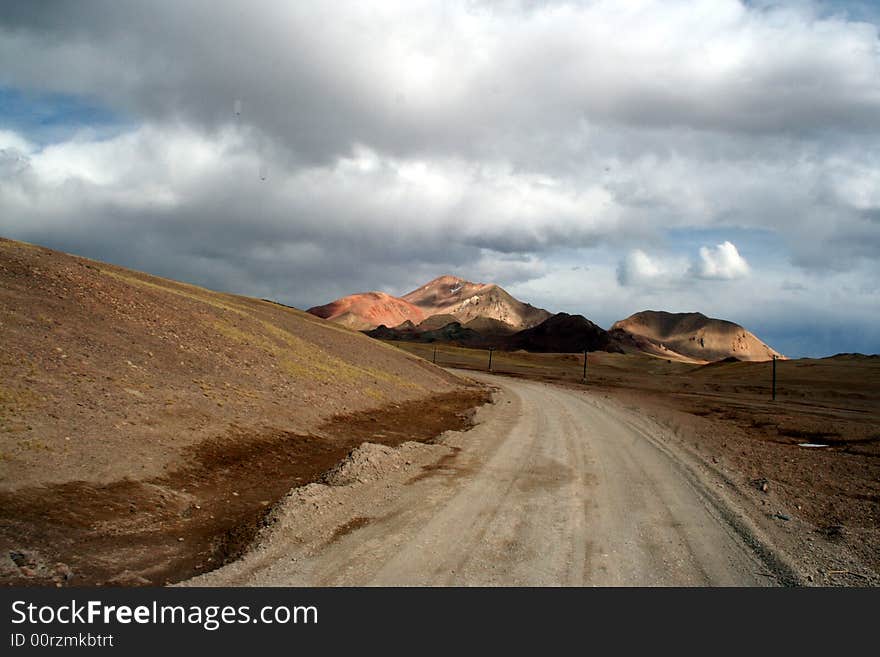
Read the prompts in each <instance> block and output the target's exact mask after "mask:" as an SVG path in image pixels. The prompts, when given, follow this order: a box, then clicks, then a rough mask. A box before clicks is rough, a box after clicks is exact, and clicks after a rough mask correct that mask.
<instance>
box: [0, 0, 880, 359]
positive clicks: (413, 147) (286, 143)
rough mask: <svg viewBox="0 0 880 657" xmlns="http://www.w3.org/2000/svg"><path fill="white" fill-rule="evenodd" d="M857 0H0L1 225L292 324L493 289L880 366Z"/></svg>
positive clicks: (864, 66) (875, 49) (874, 158)
mask: <svg viewBox="0 0 880 657" xmlns="http://www.w3.org/2000/svg"><path fill="white" fill-rule="evenodd" d="M875 6H876V5H874V4H873V3H871V2H839V1H835V2H831V1H828V2H821V1H815V2H813V1H793V2H779V3H777V2H760V1H759V2H740V1H737V0H693V1H688V2H679V1H677V0H662V1H660V0H658V1H652V0H632V1H627V0H612V1H607V2H606V1H595V2H589V1H585V2H529V1H526V0H523V1H520V2H492V3H489V2H486V3H484V2H477V1H470V2H453V1H447V2H439V1H438V2H419V1H413V0H407V1H406V2H399V3H397V2H389V1H385V0H383V1H382V2H375V3H346V2H332V3H328V2H314V3H310V2H295V3H282V2H254V1H253V0H249V1H247V2H240V3H231V2H217V1H208V0H204V1H200V2H196V1H192V2H182V1H181V0H170V1H163V0H151V1H150V2H140V3H119V2H114V1H108V2H77V3H68V2H57V3H55V2H20V3H18V2H4V5H3V11H2V12H0V62H2V63H0V234H2V235H4V236H6V237H12V238H17V239H22V240H27V241H31V242H35V243H39V244H43V245H46V246H50V247H53V248H57V249H62V250H65V251H68V252H72V253H77V254H81V255H85V256H89V257H92V258H97V259H100V260H105V261H110V262H114V263H118V264H122V265H125V266H128V267H133V268H136V269H141V270H145V271H148V272H151V273H155V274H159V275H163V276H169V277H173V278H177V279H182V280H186V281H190V282H193V283H197V284H201V285H206V286H208V287H211V288H215V289H221V290H228V291H233V292H238V293H243V294H249V295H255V296H260V297H270V298H273V299H277V300H280V301H283V302H286V303H289V304H292V305H296V306H299V307H308V306H310V305H314V304H318V303H324V302H326V301H329V300H331V299H333V298H335V297H338V296H342V295H344V294H348V293H351V292H356V291H365V290H370V289H379V290H384V291H387V292H391V293H394V294H399V293H404V292H407V291H409V290H410V289H412V288H415V287H417V286H418V285H420V284H422V283H423V282H425V281H426V280H428V279H430V278H433V277H434V276H437V275H440V274H443V273H455V274H458V275H461V276H464V277H466V278H470V279H472V280H481V281H493V282H497V283H500V284H501V285H503V286H504V287H506V288H507V289H508V290H509V291H510V292H511V293H513V294H514V295H516V296H518V297H519V298H521V299H523V300H526V301H529V302H531V303H533V304H535V305H539V306H542V307H545V308H547V309H549V310H551V311H566V312H572V313H580V314H584V315H586V316H587V317H589V318H590V319H592V320H593V321H595V322H597V323H599V324H600V325H603V326H606V327H607V326H608V325H610V324H611V323H613V322H614V321H615V320H616V319H620V318H622V317H625V316H627V315H629V314H631V313H633V312H636V311H638V310H643V309H648V308H650V309H664V310H670V311H692V310H699V311H702V312H704V313H706V314H708V315H712V316H715V317H723V318H726V319H731V320H734V321H737V322H740V323H742V324H744V325H745V326H747V327H748V328H750V329H752V330H753V331H754V332H756V333H757V334H758V335H759V336H760V337H761V338H763V339H764V340H766V341H768V342H769V343H770V344H771V345H773V346H774V347H776V348H778V349H779V350H781V351H783V352H784V353H786V354H788V355H792V356H805V355H813V356H821V355H829V354H833V353H837V352H840V351H862V352H869V353H876V352H878V351H880V303H878V296H880V295H878V291H880V289H878V288H880V283H878V280H880V265H878V260H880V39H878V26H880V11H878V10H877V9H875V8H874V7H875Z"/></svg>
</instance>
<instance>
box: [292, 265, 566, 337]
mask: <svg viewBox="0 0 880 657" xmlns="http://www.w3.org/2000/svg"><path fill="white" fill-rule="evenodd" d="M308 312H309V313H311V314H312V315H315V316H317V317H321V318H323V319H329V320H330V321H332V322H335V323H337V324H342V325H344V326H347V327H349V328H353V329H356V330H361V331H369V330H372V329H375V328H378V327H379V326H382V325H384V326H385V327H386V328H395V327H399V326H401V325H402V324H404V323H405V322H411V323H412V324H413V326H419V325H422V324H423V323H424V325H423V326H422V327H421V329H422V330H437V329H440V328H443V327H444V326H446V325H448V324H451V323H453V322H459V323H460V324H462V325H465V324H469V323H471V322H474V321H476V320H479V321H480V323H478V324H477V325H476V326H475V327H474V329H475V330H479V331H480V332H481V333H491V334H493V335H494V334H496V333H497V334H509V333H513V332H516V331H519V330H522V329H524V328H529V327H532V326H535V325H537V324H540V323H541V322H543V321H544V320H545V319H547V318H548V317H549V316H550V313H548V312H547V311H546V310H542V309H541V308H535V307H534V306H531V305H529V304H527V303H523V302H522V301H519V300H518V299H515V298H514V297H512V296H511V295H510V294H508V293H507V292H506V291H505V290H504V289H502V288H500V287H498V286H497V285H495V284H492V283H471V282H470V281H466V280H464V279H461V278H457V277H455V276H440V277H439V278H435V279H434V280H433V281H430V282H429V283H426V284H425V285H423V286H421V287H420V288H418V289H415V290H413V291H412V292H410V293H409V294H406V295H405V296H403V297H394V296H391V295H390V294H385V293H384V292H365V293H361V294H352V295H349V296H346V297H342V298H341V299H337V300H336V301H331V302H330V303H328V304H325V305H323V306H315V307H314V308H309V310H308ZM405 329H406V327H402V330H405Z"/></svg>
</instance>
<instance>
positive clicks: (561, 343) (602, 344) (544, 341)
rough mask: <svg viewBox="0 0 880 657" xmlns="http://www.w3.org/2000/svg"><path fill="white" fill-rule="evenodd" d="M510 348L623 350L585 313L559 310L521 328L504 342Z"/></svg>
mask: <svg viewBox="0 0 880 657" xmlns="http://www.w3.org/2000/svg"><path fill="white" fill-rule="evenodd" d="M503 345H504V348H505V349H507V350H510V351H514V350H517V349H524V350H525V351H536V352H544V353H573V352H581V351H584V350H585V349H586V350H587V351H610V352H621V351H622V350H621V348H620V346H618V345H617V343H616V342H615V341H614V339H613V338H612V337H611V336H610V335H609V334H608V332H607V331H605V330H604V329H602V328H600V327H599V326H597V325H596V324H594V323H593V322H591V321H590V320H588V319H587V318H586V317H584V316H582V315H569V314H568V313H557V314H556V315H553V316H552V317H550V318H549V319H547V320H546V321H545V322H542V323H541V324H539V325H538V326H535V327H534V328H530V329H526V330H524V331H520V332H519V333H516V334H515V335H513V336H511V337H510V338H508V339H507V340H505V341H504V343H503Z"/></svg>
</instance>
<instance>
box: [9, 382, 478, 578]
mask: <svg viewBox="0 0 880 657" xmlns="http://www.w3.org/2000/svg"><path fill="white" fill-rule="evenodd" d="M488 400H489V394H488V392H486V391H485V390H483V389H481V388H469V389H464V390H459V391H454V392H449V393H444V394H441V395H437V396H434V397H431V398H428V399H422V400H417V401H407V402H402V403H399V404H392V405H390V406H386V407H384V408H381V409H377V410H373V411H362V412H355V413H349V414H339V415H336V416H335V417H334V418H333V419H332V420H330V421H328V422H325V423H323V424H322V425H321V426H320V427H319V428H318V429H317V430H316V431H314V432H312V433H310V434H308V435H302V434H296V433H289V432H282V431H276V432H274V433H269V434H264V435H253V434H248V433H247V432H239V431H232V432H230V433H228V434H226V435H224V436H223V437H222V438H216V439H213V440H208V441H204V442H202V443H201V444H199V445H198V446H197V447H196V448H194V449H193V450H192V451H191V454H190V455H189V458H187V459H186V462H185V465H183V466H182V467H180V468H178V469H176V470H174V471H172V472H170V473H169V474H167V475H165V476H160V477H154V478H151V479H148V480H144V481H135V480H130V479H125V480H120V481H116V482H113V483H109V484H95V483H87V482H70V483H64V484H56V485H48V486H39V487H31V488H25V489H20V490H17V491H14V492H4V493H2V494H0V546H2V557H0V563H2V568H0V582H2V583H3V584H7V585H9V584H12V585H16V584H17V585H21V584H28V585H35V584H39V585H51V584H53V583H54V584H56V585H68V584H69V585H94V584H102V583H103V584H119V585H131V586H137V585H147V584H154V585H155V584H166V583H171V582H176V581H179V580H182V579H186V578H188V577H191V576H193V575H196V574H199V573H204V572H207V571H210V570H213V569H215V568H217V567H219V566H221V565H223V564H224V563H227V562H229V561H231V560H234V559H235V558H237V557H238V556H239V555H240V554H241V553H242V551H243V550H244V549H245V548H246V547H248V546H249V545H250V543H251V540H252V539H253V537H254V536H255V534H256V532H257V531H258V530H259V528H260V527H261V525H262V522H263V519H264V517H265V515H266V513H267V511H268V510H269V509H270V508H271V507H272V505H273V504H275V503H276V502H277V501H278V500H279V499H280V498H282V497H283V496H284V495H285V494H286V493H287V492H288V491H289V490H290V489H291V488H292V487H295V486H301V485H304V484H306V483H309V482H311V481H314V480H316V479H317V478H318V477H320V476H321V474H322V473H324V472H325V471H327V470H328V469H329V468H330V467H331V466H333V465H334V464H335V463H336V462H338V461H339V460H340V459H341V458H343V457H344V456H345V455H346V454H347V453H348V452H349V451H351V450H352V449H353V448H355V447H357V446H358V445H359V444H361V443H362V442H364V441H369V442H372V443H379V444H384V445H390V446H396V445H399V444H400V443H402V442H405V441H411V440H415V441H430V440H431V439H433V438H434V437H436V436H437V435H439V434H441V433H442V432H444V431H446V430H450V429H452V430H461V429H464V428H466V427H468V426H469V423H470V418H471V417H472V414H473V410H474V408H475V407H476V406H478V405H481V404H483V403H485V402H487V401H488Z"/></svg>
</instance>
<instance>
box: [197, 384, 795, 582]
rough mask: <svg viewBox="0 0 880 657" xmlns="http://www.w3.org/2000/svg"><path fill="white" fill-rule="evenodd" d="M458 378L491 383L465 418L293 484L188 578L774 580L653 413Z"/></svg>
mask: <svg viewBox="0 0 880 657" xmlns="http://www.w3.org/2000/svg"><path fill="white" fill-rule="evenodd" d="M467 376H470V377H472V378H475V379H477V380H480V381H483V382H485V383H489V384H491V385H493V386H496V387H497V388H499V389H500V392H499V394H498V395H497V398H496V403H495V404H493V405H490V406H487V407H485V408H484V409H481V411H480V414H479V415H478V421H479V424H478V425H477V426H476V427H475V428H473V429H471V430H470V431H467V432H463V433H458V434H450V435H447V436H446V437H444V439H443V441H442V444H441V445H412V444H410V443H408V444H406V445H404V448H406V449H407V450H409V451H405V454H406V460H405V461H403V462H402V465H401V466H400V467H399V468H396V466H395V468H393V469H391V471H390V472H389V474H388V476H385V477H382V478H379V479H376V480H373V481H360V482H356V483H354V484H352V485H346V486H314V485H313V486H310V487H307V490H303V489H300V492H298V493H296V494H292V495H291V496H290V497H289V498H288V499H287V501H286V502H285V503H284V504H283V505H282V507H281V508H280V509H279V511H278V512H277V514H278V515H277V522H276V526H275V527H274V528H273V530H272V531H270V532H267V534H266V536H265V538H264V540H263V542H262V543H261V544H260V545H259V546H258V547H257V548H256V549H255V550H253V551H252V552H251V553H249V554H248V555H247V556H246V557H245V558H244V559H242V560H241V561H239V562H236V563H234V564H230V565H229V566H227V567H225V568H223V569H220V570H218V571H215V572H214V573H210V574H208V575H205V576H203V577H200V578H198V579H197V580H194V581H193V582H192V584H197V585H198V584H204V585H224V584H225V585H284V586H315V585H318V586H337V585H345V586H351V585H355V586H357V585H525V586H582V585H587V586H592V585H599V586H603V585H624V586H628V585H647V586H654V585H683V586H700V585H716V586H724V585H742V586H755V585H770V584H775V583H777V582H779V581H783V580H782V579H781V578H780V576H778V575H775V574H774V573H773V571H772V570H771V569H770V567H769V566H768V565H767V564H766V563H765V562H766V561H767V559H766V554H767V549H766V548H762V547H760V546H761V543H760V541H757V539H755V537H754V536H753V535H752V534H750V532H749V531H748V529H746V528H745V527H746V526H747V524H746V525H744V524H743V523H744V522H745V521H744V520H743V516H742V514H740V513H739V512H737V511H736V510H735V509H732V508H731V507H730V503H729V502H723V501H722V499H721V497H720V496H719V494H718V493H717V491H716V490H715V489H716V487H717V484H714V483H709V482H708V481H706V480H704V479H702V478H701V476H700V475H698V474H696V472H697V470H695V469H694V468H691V467H688V466H686V465H684V464H683V462H682V461H681V460H680V459H679V457H678V456H677V455H676V453H675V452H674V451H673V450H672V448H671V447H670V446H669V445H668V444H667V443H666V442H665V441H663V440H662V439H660V438H659V436H661V434H662V431H663V429H662V428H661V427H659V426H658V425H655V424H652V422H651V421H650V419H649V418H645V417H644V416H642V415H639V414H637V413H635V412H634V411H633V410H631V409H627V408H626V407H624V406H621V405H620V404H619V403H617V402H614V401H613V400H610V399H606V398H605V397H604V396H603V395H601V394H600V393H596V392H590V391H579V390H571V389H565V388H561V387H558V386H553V385H548V384H544V383H538V382H532V381H521V380H516V379H509V378H502V377H497V376H491V375H480V374H474V373H468V374H467ZM762 550H763V552H762ZM759 553H763V554H764V555H765V558H764V559H762V558H760V557H759ZM771 561H772V559H771Z"/></svg>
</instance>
